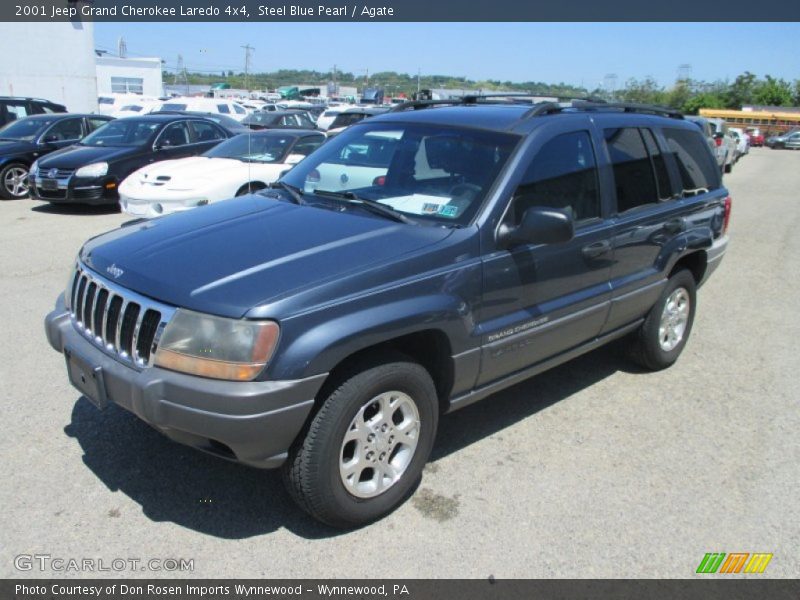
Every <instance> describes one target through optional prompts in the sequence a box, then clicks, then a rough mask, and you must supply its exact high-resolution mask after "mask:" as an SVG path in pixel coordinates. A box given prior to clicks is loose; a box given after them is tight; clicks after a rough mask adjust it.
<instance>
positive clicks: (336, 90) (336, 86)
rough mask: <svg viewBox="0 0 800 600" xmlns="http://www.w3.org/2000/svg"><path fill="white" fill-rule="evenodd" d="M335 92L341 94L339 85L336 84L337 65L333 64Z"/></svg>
mask: <svg viewBox="0 0 800 600" xmlns="http://www.w3.org/2000/svg"><path fill="white" fill-rule="evenodd" d="M333 93H334V94H336V95H337V96H338V95H339V86H338V85H336V65H333Z"/></svg>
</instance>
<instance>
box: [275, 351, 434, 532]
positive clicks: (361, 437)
mask: <svg viewBox="0 0 800 600" xmlns="http://www.w3.org/2000/svg"><path fill="white" fill-rule="evenodd" d="M409 401H410V403H411V404H409ZM382 402H383V404H381V403H382ZM392 403H393V404H392ZM376 405H380V406H382V407H383V408H382V409H381V410H380V412H377V413H375V412H374V411H375V407H376ZM412 405H413V407H412ZM387 409H388V410H387ZM414 409H416V413H415V412H414ZM386 413H388V414H390V415H391V416H389V417H388V419H387V414H386ZM398 415H399V418H400V419H402V420H400V421H399V422H397V418H398ZM415 417H416V419H415ZM438 419H439V404H438V399H437V396H436V388H435V386H434V384H433V380H432V379H431V376H430V375H429V374H428V372H427V371H426V370H425V369H424V368H423V367H422V366H420V365H419V364H417V363H414V362H411V361H410V360H409V359H408V358H407V357H405V356H403V355H399V354H391V355H387V356H384V357H383V359H382V360H380V359H379V360H373V361H372V362H369V363H362V364H361V366H360V367H358V368H355V369H351V370H350V371H349V372H348V373H347V374H345V375H344V376H342V377H341V379H340V381H339V383H338V385H335V388H334V389H333V391H332V392H331V393H330V394H329V395H328V396H327V397H326V398H325V399H324V402H323V403H322V406H321V407H320V408H319V410H318V412H317V413H316V415H315V416H314V418H313V420H312V421H311V424H310V426H309V428H308V431H307V432H306V433H305V435H304V436H301V438H299V439H298V442H297V443H296V444H295V446H294V447H293V448H292V450H291V451H290V453H289V459H288V460H287V462H286V464H285V465H284V470H283V476H284V484H285V485H286V489H287V490H288V492H289V494H290V495H291V496H292V498H293V499H294V500H295V502H297V504H299V505H300V507H301V508H302V509H303V510H305V511H306V512H307V513H308V514H310V515H311V516H313V517H314V518H315V519H317V520H319V521H322V522H323V523H327V524H328V525H331V526H333V527H338V528H352V527H357V526H360V525H365V524H367V523H370V522H372V521H375V520H377V519H379V518H381V517H383V516H385V515H387V514H389V513H390V512H391V511H392V510H394V509H395V508H396V507H397V506H399V505H400V504H401V503H402V502H404V501H405V500H406V499H407V498H408V497H409V496H410V494H411V493H412V492H413V490H414V489H415V488H416V485H417V483H418V482H419V479H420V477H421V474H422V468H423V467H424V466H425V463H426V462H427V460H428V457H429V455H430V452H431V448H432V447H433V441H434V438H435V437H436V427H437V425H438ZM359 425H360V427H359ZM384 425H386V427H383V426H384ZM354 427H356V428H355V429H354ZM376 427H377V429H376ZM401 428H404V429H405V428H408V430H407V431H406V432H405V434H404V433H401ZM409 434H415V435H409ZM404 435H405V436H407V437H406V439H407V440H408V444H405V443H402V442H398V439H397V438H400V437H401V436H404ZM346 436H347V437H349V438H350V439H349V440H347V439H346ZM369 436H372V439H371V440H370V438H369ZM412 446H413V448H412ZM384 457H385V458H384ZM382 459H383V462H381V461H382ZM387 464H388V465H391V466H392V467H393V472H389V471H386V475H385V476H384V472H383V471H382V469H385V468H388V467H386V465H387ZM373 465H374V468H373ZM398 471H399V474H398ZM346 480H347V482H346Z"/></svg>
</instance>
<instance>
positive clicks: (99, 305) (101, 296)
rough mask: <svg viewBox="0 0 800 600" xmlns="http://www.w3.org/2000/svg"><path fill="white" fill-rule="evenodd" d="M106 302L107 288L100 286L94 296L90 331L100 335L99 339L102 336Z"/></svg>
mask: <svg viewBox="0 0 800 600" xmlns="http://www.w3.org/2000/svg"><path fill="white" fill-rule="evenodd" d="M107 302H108V290H107V289H105V288H100V291H99V292H97V296H95V301H94V309H93V311H92V314H93V321H92V331H93V332H94V334H95V336H97V337H100V338H101V339H102V338H103V323H104V322H105V319H104V318H103V317H105V313H106V303H107Z"/></svg>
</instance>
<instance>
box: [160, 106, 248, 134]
mask: <svg viewBox="0 0 800 600" xmlns="http://www.w3.org/2000/svg"><path fill="white" fill-rule="evenodd" d="M150 114H151V115H184V116H187V117H203V118H204V119H209V120H211V121H214V123H216V124H217V125H219V126H220V127H222V128H223V129H224V130H225V131H227V132H228V133H229V134H230V135H232V136H233V135H238V134H240V133H248V132H250V131H251V129H250V128H249V127H245V126H244V125H242V124H241V123H240V122H239V121H237V120H236V119H234V118H233V117H229V116H227V115H222V114H220V113H212V112H200V111H196V110H156V111H153V112H151V113H150Z"/></svg>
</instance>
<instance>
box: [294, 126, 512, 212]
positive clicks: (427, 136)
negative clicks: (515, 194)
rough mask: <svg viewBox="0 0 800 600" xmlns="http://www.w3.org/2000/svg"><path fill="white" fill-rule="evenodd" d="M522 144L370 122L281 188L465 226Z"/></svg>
mask: <svg viewBox="0 0 800 600" xmlns="http://www.w3.org/2000/svg"><path fill="white" fill-rule="evenodd" d="M518 141H519V137H518V136H516V135H512V134H507V133H497V132H488V131H480V130H475V129H455V128H446V127H440V126H431V125H421V124H388V123H387V124H383V123H365V124H363V125H358V126H356V127H354V128H352V129H348V130H347V131H345V132H344V133H342V134H341V135H340V136H337V137H336V138H334V139H332V140H330V141H329V142H328V143H326V144H324V145H323V146H322V147H320V148H319V150H317V151H315V152H314V153H312V154H311V155H310V156H309V157H308V158H306V159H305V160H304V161H303V162H301V163H300V164H299V165H297V166H296V167H295V168H294V169H292V170H291V171H289V173H287V174H286V175H285V176H284V177H283V178H282V179H281V181H283V182H285V183H287V184H289V185H292V186H294V187H295V188H298V189H301V190H303V192H305V193H306V194H316V195H318V196H320V197H324V196H325V195H326V194H325V192H334V193H337V194H339V195H346V196H352V195H356V196H357V197H359V198H364V199H366V200H375V201H377V202H379V203H381V204H384V205H386V206H388V207H391V208H393V209H395V210H397V211H399V212H401V213H404V214H406V215H409V216H412V217H415V218H418V219H422V220H428V221H434V222H439V223H443V224H444V223H447V224H450V225H454V224H457V225H465V224H467V223H468V222H469V221H470V220H471V219H472V217H473V216H474V215H475V214H476V213H477V211H478V209H479V208H480V206H481V203H482V202H483V200H484V198H485V197H486V194H487V193H488V191H489V189H490V188H491V187H492V184H493V183H494V181H495V179H497V176H498V175H499V173H500V171H501V169H502V168H503V166H504V165H505V163H506V161H507V160H508V157H509V156H510V155H511V152H512V151H513V149H514V148H515V146H516V144H517V142H518Z"/></svg>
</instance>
